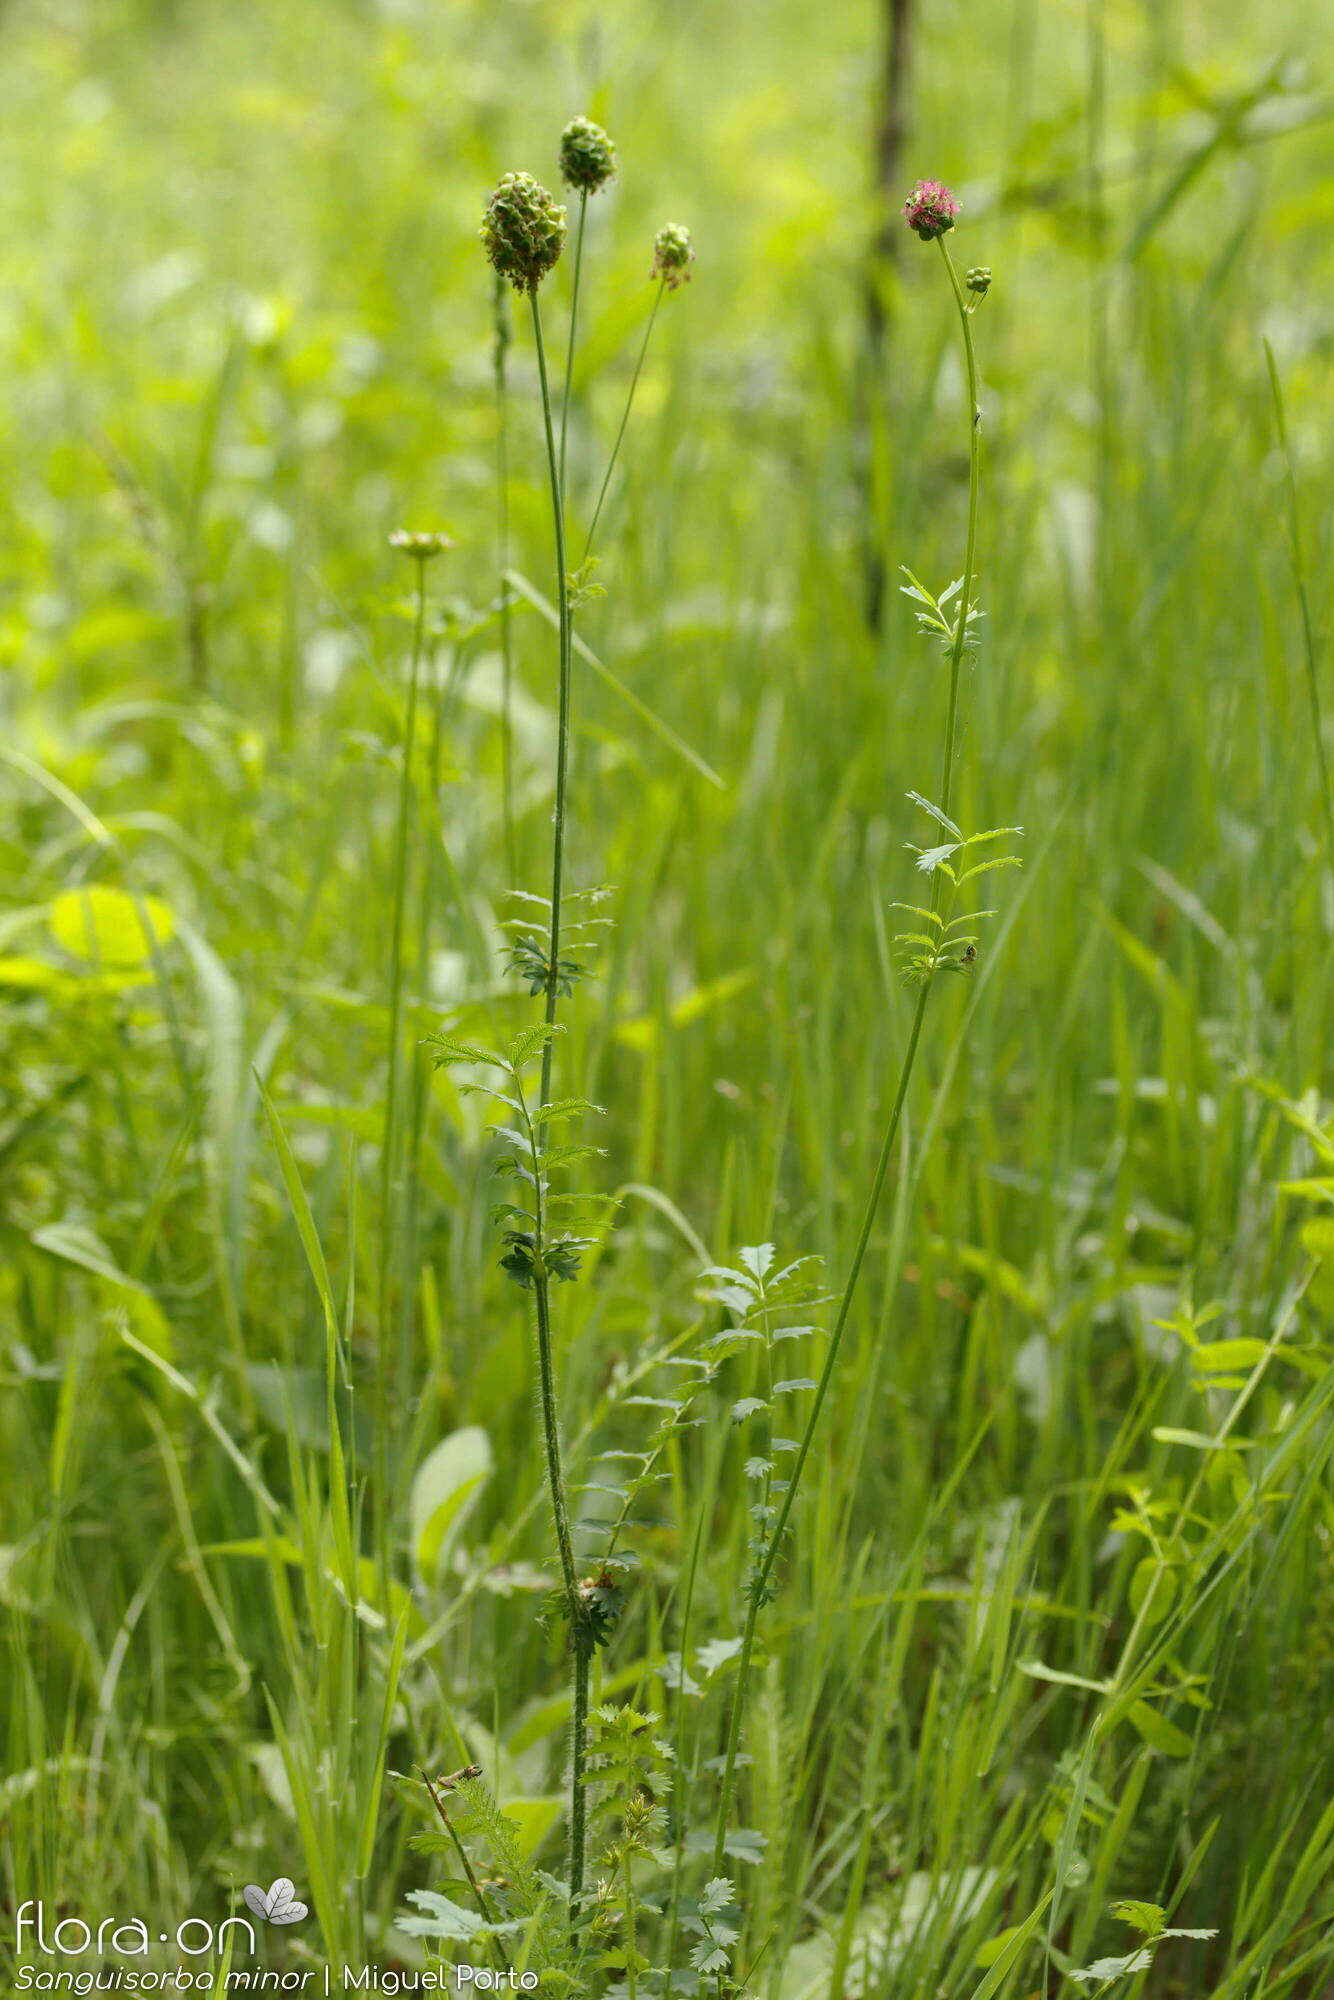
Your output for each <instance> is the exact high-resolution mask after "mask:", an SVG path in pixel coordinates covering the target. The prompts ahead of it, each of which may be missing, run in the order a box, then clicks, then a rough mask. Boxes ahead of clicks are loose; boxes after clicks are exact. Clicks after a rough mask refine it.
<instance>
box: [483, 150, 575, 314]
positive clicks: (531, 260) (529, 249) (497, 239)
mask: <svg viewBox="0 0 1334 2000" xmlns="http://www.w3.org/2000/svg"><path fill="white" fill-rule="evenodd" d="M478 235H479V236H480V237H481V239H482V243H483V245H484V246H485V249H486V254H487V256H488V257H489V258H490V260H491V262H492V264H493V265H494V266H495V268H496V270H497V271H499V273H500V275H501V277H502V278H508V279H509V282H510V283H511V284H512V285H513V287H514V289H515V291H516V292H535V291H536V290H537V288H538V286H539V285H540V284H541V282H542V280H543V278H545V276H546V274H547V272H548V271H549V270H550V269H551V267H552V265H553V264H554V263H555V262H556V259H557V258H558V257H559V256H560V253H561V251H562V250H563V249H564V247H565V210H564V209H563V208H562V207H561V205H560V203H559V202H558V201H555V200H554V199H553V198H552V196H551V195H550V194H548V192H547V190H546V189H545V188H544V187H543V186H542V184H541V182H540V181H535V180H534V179H533V177H532V175H531V174H506V175H505V176H504V178H503V179H502V181H501V183H500V185H499V187H498V188H497V189H496V191H495V193H494V194H493V195H492V197H491V199H490V201H489V202H488V203H487V205H486V214H485V216H484V217H483V218H482V226H481V229H480V230H479V231H478Z"/></svg>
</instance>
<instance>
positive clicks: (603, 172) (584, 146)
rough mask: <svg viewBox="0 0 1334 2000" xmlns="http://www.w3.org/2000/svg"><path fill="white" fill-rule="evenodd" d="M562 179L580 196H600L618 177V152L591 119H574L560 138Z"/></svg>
mask: <svg viewBox="0 0 1334 2000" xmlns="http://www.w3.org/2000/svg"><path fill="white" fill-rule="evenodd" d="M560 176H561V179H562V180H563V181H564V183H565V185H566V187H572V188H577V189H578V190H579V192H580V194H596V193H597V191H598V189H599V188H603V187H605V186H606V185H607V182H608V181H609V180H614V179H615V176H616V148H615V147H614V146H613V145H612V143H611V140H610V139H609V138H608V137H607V135H606V133H605V132H604V131H603V129H602V127H601V126H600V125H595V124H594V123H593V121H592V119H591V118H572V119H571V120H570V122H569V124H568V125H567V126H566V127H565V130H564V131H563V132H562V133H561V135H560Z"/></svg>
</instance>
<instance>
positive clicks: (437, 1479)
mask: <svg viewBox="0 0 1334 2000" xmlns="http://www.w3.org/2000/svg"><path fill="white" fill-rule="evenodd" d="M494 1462H495V1461H494V1459H493V1457H492V1452H491V1440H490V1438H489V1437H488V1436H487V1434H486V1432H485V1431H484V1430H482V1429H481V1428H480V1427H479V1426H478V1425H476V1424H470V1425H468V1426H467V1427H466V1428H465V1429H463V1430H458V1431H453V1432H451V1434H450V1435H449V1436H448V1437H446V1438H442V1439H441V1441H440V1443H439V1444H438V1445H436V1447H435V1449H434V1450H433V1451H431V1452H428V1454H427V1456H426V1457H425V1458H424V1459H423V1460H422V1462H421V1464H420V1465H419V1466H418V1468H417V1471H416V1474H415V1476H414V1478H413V1481H412V1495H411V1500H410V1503H409V1516H410V1519H411V1523H412V1550H413V1557H414V1560H415V1562H416V1565H417V1571H418V1574H419V1575H420V1576H422V1577H424V1578H425V1579H426V1581H427V1582H432V1581H434V1579H435V1577H436V1576H437V1575H438V1573H439V1569H440V1564H441V1561H442V1559H443V1557H444V1555H445V1553H446V1548H447V1544H448V1543H450V1542H452V1541H453V1540H454V1539H455V1537H456V1536H457V1535H458V1533H459V1531H460V1529H461V1528H462V1526H463V1523H464V1521H465V1520H466V1518H467V1516H468V1513H469V1512H470V1511H471V1508H472V1506H473V1504H474V1503H475V1501H476V1499H477V1496H478V1494H479V1493H480V1491H481V1488H482V1486H483V1485H484V1484H485V1482H486V1480H487V1479H488V1478H489V1477H490V1474H491V1470H492V1467H493V1465H494Z"/></svg>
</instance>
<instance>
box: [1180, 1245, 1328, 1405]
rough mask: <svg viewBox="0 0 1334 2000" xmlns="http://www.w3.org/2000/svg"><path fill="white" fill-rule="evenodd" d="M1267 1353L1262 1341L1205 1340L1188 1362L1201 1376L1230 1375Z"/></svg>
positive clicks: (1251, 1365)
mask: <svg viewBox="0 0 1334 2000" xmlns="http://www.w3.org/2000/svg"><path fill="white" fill-rule="evenodd" d="M1310 1226H1311V1225H1309V1224H1308V1227H1310ZM1268 1352H1269V1347H1268V1345H1267V1343H1266V1342H1265V1341H1263V1340H1206V1341H1204V1342H1202V1343H1201V1345H1200V1346H1199V1347H1197V1348H1195V1349H1193V1350H1192V1353H1191V1357H1190V1360H1191V1366H1192V1367H1193V1368H1198V1369H1199V1370H1200V1372H1201V1373H1202V1374H1207V1375H1218V1374H1226V1375H1231V1374H1236V1373H1238V1372H1240V1371H1242V1370H1245V1369H1249V1368H1254V1367H1256V1366H1257V1364H1258V1363H1259V1362H1261V1361H1263V1360H1264V1358H1265V1356H1266V1355H1267V1354H1268Z"/></svg>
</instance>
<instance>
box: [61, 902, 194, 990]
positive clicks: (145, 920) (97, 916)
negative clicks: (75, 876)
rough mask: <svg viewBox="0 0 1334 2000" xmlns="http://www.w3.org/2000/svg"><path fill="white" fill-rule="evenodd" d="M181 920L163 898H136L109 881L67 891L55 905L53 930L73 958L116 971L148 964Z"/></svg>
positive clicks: (173, 932)
mask: <svg viewBox="0 0 1334 2000" xmlns="http://www.w3.org/2000/svg"><path fill="white" fill-rule="evenodd" d="M175 930H176V919H175V917H174V916H173V914H172V912H171V910H170V909H169V908H168V906H167V905H166V904H165V903H164V902H163V901H162V900H161V898H160V897H158V896H131V895H129V894H128V893H127V892H126V891H125V890H124V889H113V888H111V887H109V886H108V885H107V884H106V883H105V882H95V883H92V884H91V885H90V886H89V887H88V888H86V889H67V890H66V891H65V892H64V894H63V895H59V896H57V897H56V899H55V901H54V903H52V905H51V934H52V936H53V937H54V938H55V940H56V943H57V944H59V945H61V946H62V947H63V948H64V950H66V951H67V952H69V954H70V955H71V957H73V958H81V959H85V960H86V961H87V962H88V963H89V964H93V965H99V966H106V967H107V968H108V969H109V970H111V971H116V970H121V969H124V968H126V967H128V966H142V965H147V964H148V963H149V962H150V961H151V959H152V957H153V953H154V951H155V949H158V948H160V947H161V946H162V945H165V944H167V943H169V942H170V940H171V938H172V937H173V935H174V934H175Z"/></svg>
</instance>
